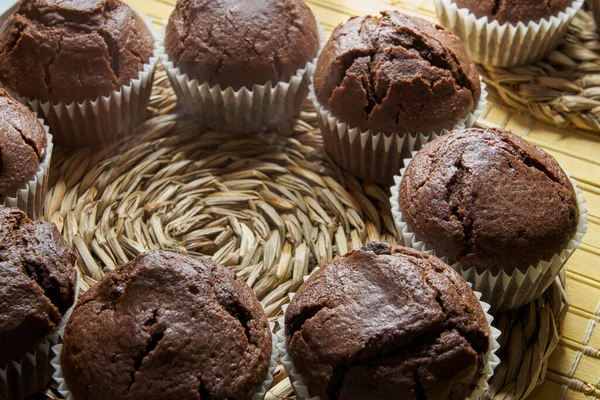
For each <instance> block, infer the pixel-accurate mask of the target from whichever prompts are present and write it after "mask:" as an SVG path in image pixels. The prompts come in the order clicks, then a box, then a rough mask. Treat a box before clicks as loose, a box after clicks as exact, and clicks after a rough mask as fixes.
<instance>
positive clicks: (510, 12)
mask: <svg viewBox="0 0 600 400" xmlns="http://www.w3.org/2000/svg"><path fill="white" fill-rule="evenodd" d="M453 1H454V2H455V3H456V5H458V6H459V7H460V8H467V9H468V10H469V11H471V12H472V13H473V14H475V16H476V17H477V18H483V17H488V20H489V21H490V22H491V21H498V23H500V24H506V23H509V24H513V25H516V24H517V23H519V22H523V23H525V24H527V23H528V22H530V21H534V22H539V21H540V20H542V19H550V17H551V16H553V15H558V13H560V12H561V11H564V10H566V9H567V7H569V6H570V5H571V4H573V0H552V1H549V0H501V1H499V0H453Z"/></svg>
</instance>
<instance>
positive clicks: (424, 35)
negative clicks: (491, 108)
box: [314, 11, 481, 134]
mask: <svg viewBox="0 0 600 400" xmlns="http://www.w3.org/2000/svg"><path fill="white" fill-rule="evenodd" d="M314 85H315V93H316V96H317V99H318V100H319V102H320V103H321V104H322V105H323V106H324V107H325V108H327V109H328V110H329V111H330V112H331V113H332V114H333V115H334V116H336V117H337V118H338V119H340V120H341V121H342V122H346V123H348V124H349V125H350V126H351V127H358V128H361V129H362V130H364V131H366V130H368V129H372V130H373V131H374V132H384V133H386V134H392V133H396V134H404V133H407V132H430V131H441V130H443V129H452V128H453V127H454V125H455V124H456V123H457V122H459V121H460V120H461V119H462V118H464V117H465V116H466V115H467V114H468V113H469V111H473V110H474V109H475V108H476V105H477V102H478V101H479V97H480V95H481V87H480V82H479V74H478V72H477V68H476V66H475V64H474V63H473V61H471V59H470V58H469V57H468V56H467V54H466V52H465V49H464V47H463V45H462V44H461V43H460V41H459V39H458V38H457V37H456V36H455V35H453V34H452V33H450V32H449V31H447V30H446V29H445V28H443V27H441V26H439V25H435V24H433V23H431V22H428V21H425V20H423V19H421V18H417V17H410V16H406V15H403V14H401V13H399V12H395V11H385V12H382V15H381V16H380V17H373V16H367V17H355V18H352V19H350V20H349V21H348V22H346V23H345V24H343V25H340V26H338V27H337V28H336V29H335V31H334V32H333V35H332V37H331V39H329V42H327V44H326V45H325V47H324V49H323V51H322V52H321V55H320V56H319V60H318V62H317V69H316V71H315V77H314Z"/></svg>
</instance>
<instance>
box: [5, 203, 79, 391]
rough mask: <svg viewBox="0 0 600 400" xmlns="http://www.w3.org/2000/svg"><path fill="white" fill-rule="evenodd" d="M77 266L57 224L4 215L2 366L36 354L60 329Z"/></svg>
mask: <svg viewBox="0 0 600 400" xmlns="http://www.w3.org/2000/svg"><path fill="white" fill-rule="evenodd" d="M75 263H76V257H75V254H73V252H72V251H71V249H69V247H68V245H67V243H66V242H65V240H64V239H63V238H62V236H60V233H59V232H58V230H57V229H56V226H54V224H49V223H46V222H42V221H36V222H32V221H31V220H30V219H29V218H27V215H25V213H23V212H22V211H20V210H18V209H16V208H3V209H0V363H2V362H7V361H9V360H14V359H16V358H17V357H19V356H21V355H23V354H24V353H26V352H27V351H30V350H33V349H34V348H35V346H36V345H38V344H39V342H41V341H42V339H44V337H46V336H47V335H49V334H50V333H52V332H54V331H55V330H56V329H57V328H58V325H59V323H60V320H61V319H62V317H63V315H64V313H65V312H66V311H67V310H68V309H69V307H71V305H73V302H74V300H75V290H76V284H77V282H76V280H77V271H76V269H75V268H76V267H75ZM0 395H1V393H0Z"/></svg>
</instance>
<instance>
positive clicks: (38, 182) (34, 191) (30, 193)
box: [2, 112, 54, 220]
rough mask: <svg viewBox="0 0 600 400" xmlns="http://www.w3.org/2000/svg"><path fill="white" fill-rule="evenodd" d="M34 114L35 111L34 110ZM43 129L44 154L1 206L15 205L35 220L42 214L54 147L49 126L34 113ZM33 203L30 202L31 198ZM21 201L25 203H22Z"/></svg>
mask: <svg viewBox="0 0 600 400" xmlns="http://www.w3.org/2000/svg"><path fill="white" fill-rule="evenodd" d="M34 115H36V113H35V112H34ZM36 118H37V120H38V121H39V122H40V124H41V125H42V127H43V128H44V131H45V132H46V156H45V157H44V159H43V160H42V162H40V164H39V165H38V168H37V170H36V172H35V173H34V174H33V177H32V178H31V179H30V180H29V181H27V182H26V183H25V184H24V185H23V186H22V187H21V188H19V189H18V190H17V192H16V194H15V196H7V197H5V198H4V199H2V207H16V208H19V209H20V210H21V211H23V212H25V213H26V214H27V216H28V217H29V218H30V219H33V220H36V219H38V218H39V217H41V216H42V214H43V206H44V202H45V199H46V192H47V180H48V176H49V174H50V164H51V162H52V151H53V149H54V143H53V136H52V134H51V133H50V128H49V127H48V125H46V124H45V123H44V120H43V119H41V118H39V117H38V116H37V115H36ZM30 198H32V199H31V200H33V202H34V203H39V204H31V202H32V201H31V200H30ZM23 202H24V203H25V204H23Z"/></svg>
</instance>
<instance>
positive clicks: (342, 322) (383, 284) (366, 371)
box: [285, 243, 490, 400]
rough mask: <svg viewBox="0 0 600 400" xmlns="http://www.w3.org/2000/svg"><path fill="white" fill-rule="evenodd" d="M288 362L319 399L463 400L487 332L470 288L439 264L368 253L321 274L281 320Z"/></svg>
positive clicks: (408, 253) (412, 253) (414, 255)
mask: <svg viewBox="0 0 600 400" xmlns="http://www.w3.org/2000/svg"><path fill="white" fill-rule="evenodd" d="M285 335H286V341H287V346H288V353H289V355H290V356H291V358H292V360H293V363H294V367H295V369H296V371H297V372H298V373H299V374H301V375H302V377H303V379H304V381H305V383H306V384H307V386H308V389H309V392H310V395H311V396H320V397H321V399H323V400H326V399H450V398H452V399H464V398H465V397H467V396H469V395H470V394H471V393H472V392H473V390H474V389H475V387H476V385H477V382H478V380H479V378H480V377H481V376H482V371H483V367H484V361H485V355H486V353H487V351H488V348H489V340H490V331H489V326H488V323H487V319H486V316H485V313H484V311H483V309H482V308H481V305H480V303H479V302H478V300H477V298H476V297H475V294H474V293H473V291H472V290H471V289H470V288H469V286H468V285H467V283H466V282H465V281H464V280H463V279H462V278H461V277H460V275H458V273H456V272H455V271H454V270H452V269H451V268H450V267H448V266H447V265H445V264H444V263H443V262H442V261H440V260H439V259H438V258H436V257H433V256H428V255H426V254H424V253H421V252H418V251H416V250H412V249H407V248H404V247H400V246H390V245H387V244H382V243H369V244H367V245H366V246H365V247H363V248H362V249H360V250H355V251H351V252H349V253H347V254H346V255H345V256H343V257H341V258H338V259H337V260H336V261H334V262H333V263H331V264H329V265H327V266H326V267H324V268H322V269H320V270H318V271H317V272H315V273H314V274H313V276H311V277H310V279H309V280H308V281H307V282H306V283H305V284H304V285H303V286H302V287H301V289H300V290H299V291H298V293H296V295H295V296H294V298H293V299H292V301H291V303H290V305H289V307H288V309H287V311H286V315H285Z"/></svg>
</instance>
